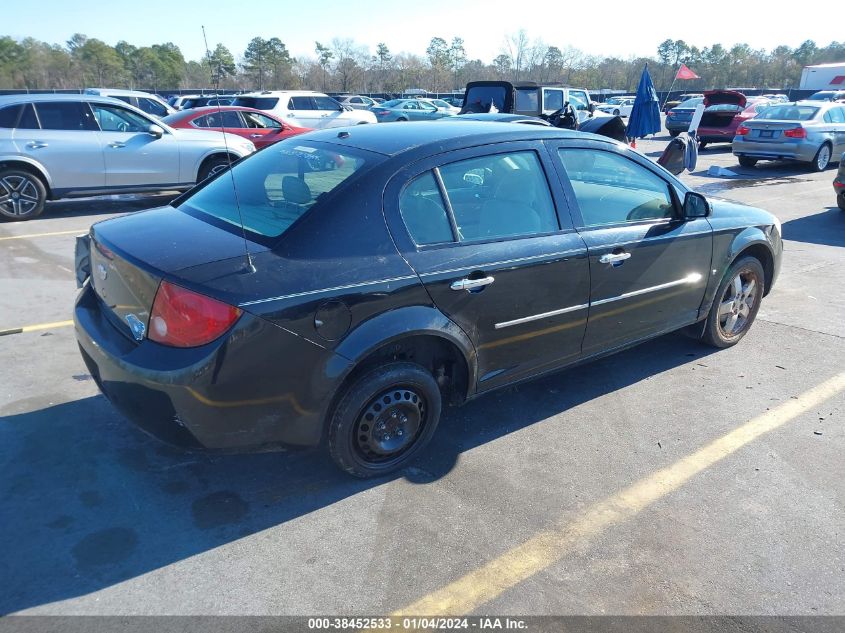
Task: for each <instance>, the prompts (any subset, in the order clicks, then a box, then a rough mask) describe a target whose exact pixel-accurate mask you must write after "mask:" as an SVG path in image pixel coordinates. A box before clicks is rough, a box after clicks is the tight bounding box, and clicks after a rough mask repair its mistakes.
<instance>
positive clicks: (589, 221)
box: [75, 121, 782, 476]
mask: <svg viewBox="0 0 845 633" xmlns="http://www.w3.org/2000/svg"><path fill="white" fill-rule="evenodd" d="M233 182H234V183H235V185H236V187H235V188H233ZM80 250H81V252H80V253H78V262H79V264H78V270H77V272H78V276H79V278H80V279H82V280H84V281H83V288H82V291H81V292H80V294H79V297H78V299H77V302H76V307H75V322H76V335H77V338H78V341H79V346H80V349H81V352H82V356H83V358H84V360H85V363H86V365H87V366H88V369H89V371H90V373H91V375H92V376H93V377H94V379H95V380H96V381H97V384H98V385H99V387H100V389H101V390H102V391H103V393H104V394H105V395H106V396H107V397H108V398H109V399H110V400H111V402H112V403H113V404H114V405H115V406H116V407H117V408H118V409H119V410H120V411H121V412H123V413H124V414H125V415H126V416H127V417H128V418H130V419H132V420H134V421H135V422H136V423H137V424H139V425H140V426H141V427H143V428H145V429H147V430H149V431H150V432H152V433H153V434H154V435H156V436H158V437H160V438H163V439H166V440H169V441H171V442H176V443H180V444H183V445H187V446H191V447H210V448H226V449H249V448H253V447H257V446H262V445H268V444H287V445H306V446H308V445H311V446H313V445H319V444H321V443H324V444H325V445H326V446H327V448H328V451H329V452H330V453H331V455H332V457H333V458H334V460H335V461H336V462H337V463H338V465H340V467H341V468H343V469H344V470H346V471H347V472H349V473H351V474H353V475H358V476H373V475H380V474H384V473H387V472H390V471H393V470H395V469H397V468H400V467H402V466H403V465H405V464H407V463H408V461H409V460H411V459H412V458H413V457H414V456H415V455H417V454H418V453H419V452H420V450H422V448H423V447H424V446H425V445H426V443H427V442H428V441H429V439H430V438H431V436H432V434H433V433H434V431H435V428H436V426H437V423H438V420H439V418H440V412H441V406H442V405H443V403H462V402H465V401H467V400H470V399H472V398H474V397H476V396H479V395H481V394H484V393H486V392H488V391H491V390H494V389H497V388H500V387H504V386H506V385H511V384H513V383H515V382H517V381H520V380H524V379H528V378H533V377H535V376H539V375H542V374H546V373H548V372H551V371H555V370H558V369H560V368H563V367H569V366H572V365H574V364H577V363H582V362H585V361H588V360H590V359H593V358H596V357H598V356H601V355H605V354H607V353H609V352H614V351H617V350H620V349H623V348H626V347H630V346H632V345H635V344H637V343H639V342H642V341H644V340H647V339H650V338H653V337H655V336H659V335H661V334H664V333H666V332H669V331H672V330H677V329H680V328H687V329H688V330H689V331H690V332H691V333H693V334H694V335H696V336H698V337H700V338H701V339H702V340H703V341H704V342H706V343H709V344H711V345H715V346H717V347H728V346H730V345H733V344H735V343H737V342H738V341H739V340H740V339H742V338H743V336H744V335H745V334H746V332H748V329H749V327H750V326H751V324H752V322H753V321H754V317H755V315H756V314H757V310H758V309H759V307H760V302H761V299H762V298H763V297H764V296H765V295H766V294H767V293H768V292H769V291H770V290H771V288H772V285H773V284H774V283H775V279H776V278H777V275H778V271H779V269H780V260H781V253H782V244H781V235H780V224H779V222H778V220H777V219H776V218H775V217H773V216H772V215H771V214H769V213H767V212H765V211H762V210H759V209H755V208H751V207H745V206H740V205H738V204H734V203H731V202H727V201H723V200H709V199H706V198H705V197H704V196H702V195H700V194H698V193H694V192H691V191H689V190H688V189H687V188H686V187H685V186H684V185H683V184H682V183H681V182H680V181H679V180H677V179H676V178H675V177H673V176H672V175H670V174H669V173H668V172H666V171H665V170H663V169H662V168H661V167H659V166H657V165H655V164H654V163H652V162H651V161H649V160H647V159H646V158H644V157H643V156H642V155H640V154H638V153H636V152H635V151H633V150H631V149H629V148H628V147H626V146H625V145H623V144H620V143H617V142H615V141H611V140H609V139H607V138H604V137H600V136H593V135H590V134H583V133H580V132H570V131H565V130H559V129H554V128H546V127H541V126H532V125H524V124H507V123H500V124H496V125H492V124H490V123H484V122H475V121H465V122H454V123H451V124H449V125H446V124H443V125H432V124H430V123H418V124H417V123H408V124H407V125H405V126H402V127H400V128H394V127H393V126H376V125H372V126H369V125H368V126H362V127H361V128H355V129H344V130H340V131H338V130H325V131H320V132H316V133H313V134H309V135H306V136H302V137H297V138H293V139H289V140H286V141H282V142H280V143H278V144H276V145H273V146H271V147H268V148H267V149H264V150H262V151H261V152H258V153H257V154H256V155H255V156H253V157H251V158H249V159H247V160H245V161H243V162H241V163H239V164H236V165H235V166H234V167H233V168H232V170H231V171H230V172H224V173H223V174H220V175H219V176H217V177H216V178H213V179H210V180H209V181H207V182H205V183H203V184H202V185H200V186H198V187H197V188H195V189H193V190H192V191H190V192H188V193H187V194H184V195H183V196H182V197H180V198H178V199H177V200H175V201H174V202H173V203H172V205H171V206H167V207H163V208H159V209H154V210H150V211H146V212H143V213H137V214H134V215H130V216H125V217H121V218H117V219H112V220H108V221H105V222H101V223H98V224H95V225H94V226H93V227H92V228H91V231H90V234H89V239H88V241H87V243H86V242H83V243H82V248H81V249H80Z"/></svg>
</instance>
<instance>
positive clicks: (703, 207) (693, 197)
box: [684, 191, 710, 220]
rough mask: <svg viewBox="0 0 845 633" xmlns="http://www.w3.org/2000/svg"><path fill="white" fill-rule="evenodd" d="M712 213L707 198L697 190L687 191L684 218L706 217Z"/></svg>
mask: <svg viewBox="0 0 845 633" xmlns="http://www.w3.org/2000/svg"><path fill="white" fill-rule="evenodd" d="M708 215H710V203H709V202H707V198H705V197H704V196H702V195H701V194H700V193H696V192H695V191H687V195H686V196H685V197H684V219H685V220H692V219H694V218H706V217H707V216H708Z"/></svg>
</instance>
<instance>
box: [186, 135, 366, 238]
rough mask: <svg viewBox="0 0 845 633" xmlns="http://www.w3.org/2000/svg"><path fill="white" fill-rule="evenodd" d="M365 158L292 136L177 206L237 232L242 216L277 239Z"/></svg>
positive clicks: (254, 230)
mask: <svg viewBox="0 0 845 633" xmlns="http://www.w3.org/2000/svg"><path fill="white" fill-rule="evenodd" d="M364 163H365V161H364V158H363V157H361V156H359V155H357V154H355V153H354V152H353V151H352V150H347V149H344V150H343V153H342V154H339V153H336V152H331V151H328V150H325V149H321V148H318V147H315V146H312V145H308V144H307V143H304V142H302V141H301V140H296V139H290V140H287V141H282V142H280V143H276V144H275V145H272V146H271V147H269V148H267V149H265V150H262V151H261V152H258V153H257V154H255V155H254V156H251V157H250V159H249V160H246V161H243V162H241V163H238V164H236V165H235V166H234V167H232V169H231V170H230V171H228V172H225V174H226V175H225V177H222V178H216V179H215V180H213V181H212V182H210V183H208V184H207V185H206V186H204V187H198V188H197V189H196V190H195V193H194V194H193V195H191V196H190V197H188V198H187V199H185V200H184V202H182V203H181V204H180V205H179V208H180V209H182V210H184V211H186V212H188V213H191V214H195V215H197V216H198V217H200V218H208V219H210V220H211V221H213V222H215V223H217V224H220V225H221V226H224V227H226V228H228V229H230V230H232V231H233V232H235V233H237V232H239V231H240V227H241V223H240V217H243V222H244V228H245V229H246V230H247V231H249V232H251V233H254V234H256V235H257V236H259V237H260V236H264V237H272V238H275V237H278V236H280V235H281V234H282V233H284V232H285V231H286V230H287V229H288V228H289V227H290V226H291V225H292V224H293V223H294V222H296V220H298V219H299V218H300V217H301V216H302V215H304V214H305V213H306V212H307V211H309V210H310V209H311V208H312V207H314V206H317V207H319V205H320V200H321V199H322V198H323V195H324V194H327V193H328V192H330V191H332V190H334V189H335V188H337V187H339V186H341V185H342V184H343V183H344V182H345V181H346V180H347V179H348V178H349V177H350V176H352V174H354V173H355V172H356V171H358V170H359V169H361V168H362V167H363V165H364ZM232 178H234V180H235V185H236V187H237V198H236V197H235V194H234V191H235V188H234V187H233V186H232ZM238 203H240V204H238Z"/></svg>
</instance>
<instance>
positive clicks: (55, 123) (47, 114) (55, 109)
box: [35, 101, 97, 130]
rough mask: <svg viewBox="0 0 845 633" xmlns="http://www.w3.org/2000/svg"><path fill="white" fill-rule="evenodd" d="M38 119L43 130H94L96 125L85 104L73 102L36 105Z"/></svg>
mask: <svg viewBox="0 0 845 633" xmlns="http://www.w3.org/2000/svg"><path fill="white" fill-rule="evenodd" d="M35 107H36V109H37V110H38V118H39V120H40V121H41V128H42V129H44V130H96V129H97V123H96V122H95V121H94V115H93V114H91V110H90V108H89V107H88V104H87V103H79V102H73V101H65V102H57V103H38V104H36V105H35Z"/></svg>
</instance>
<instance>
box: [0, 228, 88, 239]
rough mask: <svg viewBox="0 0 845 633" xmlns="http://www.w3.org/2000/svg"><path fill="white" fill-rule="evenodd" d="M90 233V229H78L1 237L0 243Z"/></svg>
mask: <svg viewBox="0 0 845 633" xmlns="http://www.w3.org/2000/svg"><path fill="white" fill-rule="evenodd" d="M87 232H88V229H77V230H75V231H53V232H52V233H29V234H28V235H9V236H7V237H0V242H4V241H6V240H23V239H28V238H30V237H50V236H52V235H71V234H76V235H84V234H86V233H87Z"/></svg>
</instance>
